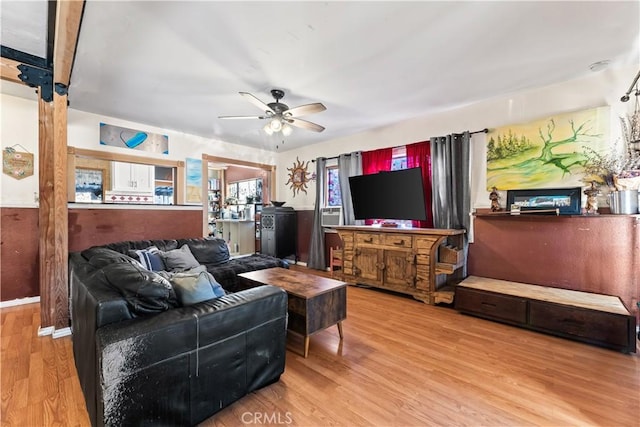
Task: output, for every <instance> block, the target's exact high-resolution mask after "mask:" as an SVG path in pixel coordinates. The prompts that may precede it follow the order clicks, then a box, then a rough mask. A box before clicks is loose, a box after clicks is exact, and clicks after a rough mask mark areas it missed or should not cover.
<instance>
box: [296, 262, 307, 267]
mask: <svg viewBox="0 0 640 427" xmlns="http://www.w3.org/2000/svg"><path fill="white" fill-rule="evenodd" d="M295 264H296V265H301V266H303V267H306V266H307V263H306V262H302V261H296V263H295Z"/></svg>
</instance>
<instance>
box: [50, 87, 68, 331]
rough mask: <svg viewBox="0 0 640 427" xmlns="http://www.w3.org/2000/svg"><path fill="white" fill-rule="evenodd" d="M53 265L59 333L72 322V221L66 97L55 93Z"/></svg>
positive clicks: (55, 307) (56, 323)
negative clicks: (69, 216) (70, 272)
mask: <svg viewBox="0 0 640 427" xmlns="http://www.w3.org/2000/svg"><path fill="white" fill-rule="evenodd" d="M50 167H53V169H54V170H53V206H52V207H53V212H52V213H50V214H49V217H50V218H53V221H54V224H55V227H54V232H53V248H52V251H51V253H52V255H53V263H54V265H55V273H54V276H53V283H52V284H51V286H52V287H51V289H50V291H51V294H52V295H51V296H52V297H53V299H54V300H53V305H54V309H55V321H54V325H55V328H56V329H63V328H67V327H69V325H70V322H69V318H70V316H69V285H68V284H69V279H68V275H69V274H68V265H69V263H68V259H69V250H68V249H69V218H68V209H67V95H58V94H57V93H55V92H54V93H53V165H50Z"/></svg>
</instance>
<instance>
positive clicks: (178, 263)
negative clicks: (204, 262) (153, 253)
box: [158, 245, 200, 271]
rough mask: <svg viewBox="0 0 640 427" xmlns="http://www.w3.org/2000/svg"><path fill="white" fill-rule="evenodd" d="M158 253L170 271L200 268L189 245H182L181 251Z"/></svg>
mask: <svg viewBox="0 0 640 427" xmlns="http://www.w3.org/2000/svg"><path fill="white" fill-rule="evenodd" d="M158 253H159V254H160V257H162V260H163V261H164V265H165V267H166V269H167V270H169V271H184V270H189V269H191V268H195V267H198V266H200V263H199V262H198V260H196V259H195V258H194V256H193V254H192V253H191V250H190V249H189V246H187V245H182V247H181V248H180V249H174V250H171V251H166V252H165V251H159V252H158Z"/></svg>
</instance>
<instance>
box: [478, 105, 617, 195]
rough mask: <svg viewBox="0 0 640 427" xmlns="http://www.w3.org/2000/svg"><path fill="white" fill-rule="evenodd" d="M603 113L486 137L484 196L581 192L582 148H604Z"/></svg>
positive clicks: (587, 113) (566, 117)
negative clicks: (496, 192)
mask: <svg viewBox="0 0 640 427" xmlns="http://www.w3.org/2000/svg"><path fill="white" fill-rule="evenodd" d="M610 121H611V117H610V109H609V107H599V108H593V109H589V110H583V111H576V112H572V113H565V114H558V115H555V116H552V117H549V118H546V119H542V120H537V121H534V122H531V123H526V124H518V125H510V126H505V127H500V128H496V129H493V130H491V131H490V132H489V133H488V134H487V191H491V188H492V187H496V188H497V189H498V190H514V189H533V188H567V187H581V186H585V185H586V183H585V182H584V181H583V179H584V164H585V161H586V158H585V155H584V149H585V147H589V148H591V149H593V150H595V151H598V152H601V151H603V150H604V149H606V148H607V147H608V145H609V124H610Z"/></svg>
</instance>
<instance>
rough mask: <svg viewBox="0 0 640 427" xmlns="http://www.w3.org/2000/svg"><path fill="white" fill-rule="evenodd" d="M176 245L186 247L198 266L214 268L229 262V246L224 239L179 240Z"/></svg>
mask: <svg viewBox="0 0 640 427" xmlns="http://www.w3.org/2000/svg"><path fill="white" fill-rule="evenodd" d="M178 244H179V245H184V244H186V245H188V246H189V249H191V253H192V254H193V256H194V257H195V258H196V259H197V260H198V262H199V263H200V264H206V265H210V266H216V265H221V264H224V263H226V262H229V258H230V256H229V246H228V245H227V242H226V241H225V240H224V239H220V238H216V237H207V238H204V239H180V240H179V241H178Z"/></svg>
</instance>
